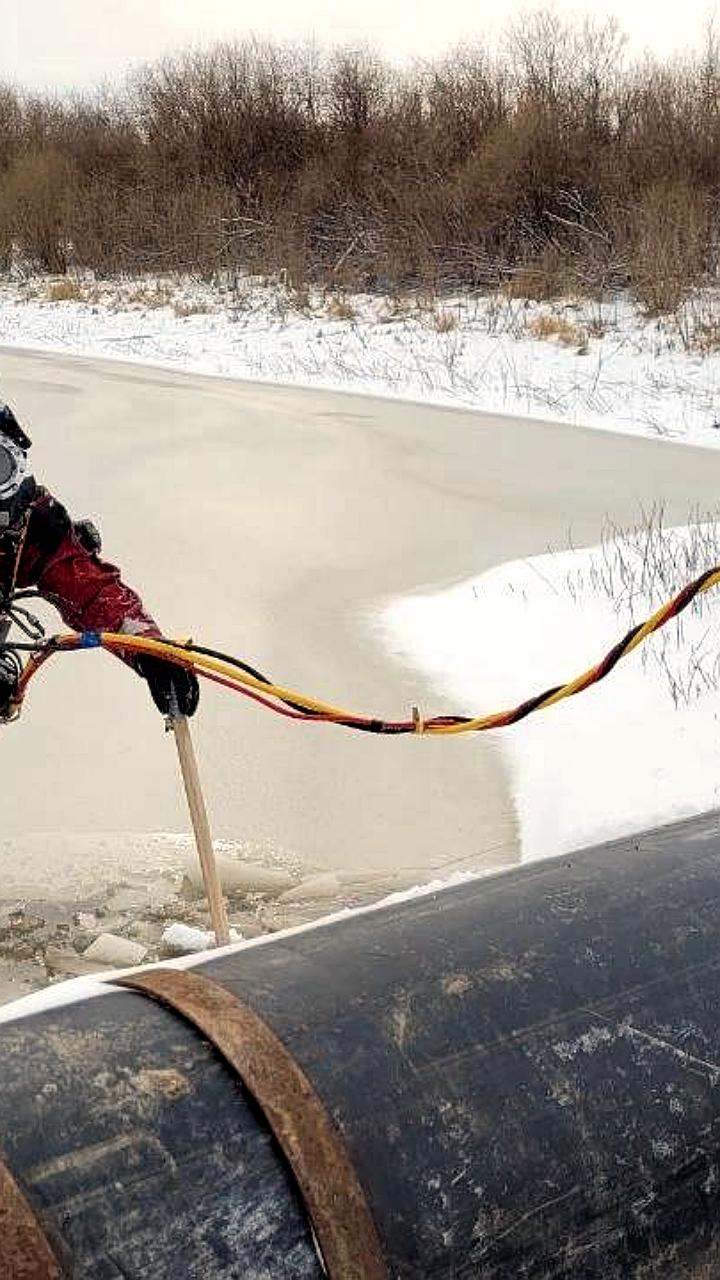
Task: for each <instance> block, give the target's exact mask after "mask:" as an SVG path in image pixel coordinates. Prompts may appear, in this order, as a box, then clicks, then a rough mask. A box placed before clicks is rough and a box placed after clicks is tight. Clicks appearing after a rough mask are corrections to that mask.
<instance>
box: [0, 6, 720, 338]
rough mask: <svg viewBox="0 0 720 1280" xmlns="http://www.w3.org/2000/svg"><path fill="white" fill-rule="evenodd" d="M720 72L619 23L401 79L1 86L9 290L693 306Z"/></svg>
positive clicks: (517, 42) (218, 58)
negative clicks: (13, 282) (634, 52)
mask: <svg viewBox="0 0 720 1280" xmlns="http://www.w3.org/2000/svg"><path fill="white" fill-rule="evenodd" d="M718 172H720V55H719V53H718V47H717V41H716V39H715V37H714V34H713V32H712V29H709V30H708V34H707V38H706V41H705V46H704V48H703V49H702V50H701V52H700V53H699V54H698V55H696V56H687V57H685V59H683V60H677V59H676V60H668V61H666V62H663V63H660V62H658V61H657V60H652V59H649V58H643V59H641V60H639V61H636V62H635V63H632V62H630V61H629V60H628V59H627V56H626V52H625V45H624V37H623V36H622V33H621V32H620V31H619V29H618V27H617V25H616V24H614V23H613V22H611V21H606V22H595V21H593V20H591V19H588V20H585V21H581V22H577V21H576V22H573V21H569V20H567V19H565V18H563V17H561V16H559V15H558V14H557V13H556V12H553V11H549V12H544V11H540V12H536V13H534V14H530V15H529V16H528V15H526V16H524V17H522V18H521V19H519V20H517V21H515V22H514V23H513V24H512V25H511V26H510V27H509V28H508V31H507V37H506V40H505V44H504V46H503V47H502V49H501V50H500V51H499V52H496V53H493V54H490V53H489V52H488V51H487V50H485V49H483V48H481V47H470V46H467V47H463V48H460V49H457V50H456V51H455V52H454V53H452V54H451V55H448V56H445V57H443V58H441V59H438V60H436V61H431V62H424V63H418V64H417V65H414V66H411V67H406V68H404V69H398V68H394V67H391V66H390V65H389V64H387V63H386V62H384V61H383V60H382V59H381V58H380V57H378V56H377V55H376V54H375V53H373V51H372V50H369V49H359V50H357V49H346V50H342V51H340V52H334V53H331V54H321V53H320V52H318V50H317V49H315V48H313V47H311V46H308V47H305V46H297V47H289V46H280V45H272V44H269V43H267V42H260V41H251V40H247V41H244V42H241V43H234V44H232V43H226V44H221V45H218V46H217V47H216V48H214V49H210V50H205V51H202V52H191V53H186V54H181V55H180V56H178V57H176V58H171V59H165V60H163V61H161V62H158V63H156V64H153V65H150V66H148V67H145V68H144V69H142V70H141V71H139V72H136V73H134V74H133V75H132V76H131V77H130V78H129V80H128V82H127V84H126V85H125V86H124V87H123V89H122V90H119V91H117V92H111V91H104V92H102V93H96V94H90V95H88V94H85V95H83V96H82V97H79V96H75V97H69V98H66V99H62V100H54V99H49V98H42V97H38V96H32V95H29V94H24V93H22V92H19V91H15V90H14V89H9V88H2V86H0V178H1V179H2V181H0V270H7V269H8V267H9V265H10V263H11V261H12V257H13V249H14V246H17V247H18V248H19V250H20V251H21V253H23V254H25V255H26V256H27V257H29V258H31V259H33V260H34V261H35V262H36V263H38V264H40V265H41V266H42V267H43V268H44V269H45V270H47V271H50V272H53V273H55V274H58V273H60V274H62V273H63V272H64V271H65V269H66V266H67V265H68V264H69V265H70V266H71V267H75V266H81V267H88V268H92V269H93V270H94V271H95V272H96V273H97V274H99V275H111V274H117V273H122V272H132V273H137V272H138V271H147V272H155V273H158V272H163V271H170V270H182V271H190V272H193V273H195V274H199V275H201V276H202V277H204V278H214V277H216V276H218V275H221V276H222V277H223V278H224V279H227V278H231V277H233V276H236V277H238V278H242V277H243V276H244V275H247V274H250V275H263V276H265V277H269V278H276V279H282V280H283V281H285V282H286V283H287V284H288V286H289V288H290V289H291V290H297V291H300V292H301V291H302V290H306V289H308V288H309V287H311V286H316V285H319V286H321V287H323V288H325V289H327V290H328V291H330V293H331V294H335V295H337V296H338V297H341V296H344V295H345V294H347V292H349V291H350V290H362V289H370V290H376V291H382V292H384V293H386V292H393V291H395V292H398V293H400V292H403V291H408V292H413V293H415V294H418V293H423V292H424V293H426V294H428V295H430V296H439V295H440V294H443V293H446V294H447V293H449V292H450V291H454V290H463V291H467V290H482V291H488V290H490V291H492V290H496V289H497V288H498V287H499V286H503V287H504V288H505V291H506V293H507V295H509V297H510V298H518V299H521V298H530V299H535V300H540V301H552V300H553V299H556V298H561V297H566V296H569V295H573V294H582V295H584V296H593V297H602V296H603V295H604V294H605V292H606V291H607V290H609V289H615V288H617V287H627V286H628V285H629V286H631V287H632V288H633V289H634V290H635V293H636V295H637V297H638V298H639V300H640V301H641V303H642V305H643V307H644V308H645V310H646V311H647V312H648V313H649V314H662V313H664V312H666V311H668V310H673V309H675V308H677V306H678V305H679V303H680V302H681V301H682V298H683V297H684V296H685V293H686V291H687V289H688V287H693V286H694V285H695V284H696V283H697V282H701V281H705V280H709V281H711V280H713V279H715V278H716V276H717V272H718V267H719V265H720V253H719V252H718V250H719V248H720V235H719V234H718V231H717V214H718V200H719V197H720V190H719V188H718V182H717V174H718Z"/></svg>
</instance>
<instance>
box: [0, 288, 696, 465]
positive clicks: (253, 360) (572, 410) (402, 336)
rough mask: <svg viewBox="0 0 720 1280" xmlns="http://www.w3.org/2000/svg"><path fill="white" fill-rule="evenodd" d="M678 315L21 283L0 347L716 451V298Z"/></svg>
mask: <svg viewBox="0 0 720 1280" xmlns="http://www.w3.org/2000/svg"><path fill="white" fill-rule="evenodd" d="M65 294H70V298H69V300H66V301H53V300H52V299H54V298H57V297H62V296H64V295H65ZM73 295H75V296H73ZM689 307H690V309H689V310H688V311H687V313H686V314H684V315H681V316H679V317H672V318H667V319H661V320H653V321H649V320H647V319H645V318H643V317H642V316H641V315H640V314H639V313H638V312H637V310H636V308H634V307H633V306H632V305H631V304H630V303H629V302H628V301H623V300H616V301H613V302H610V303H605V304H600V303H588V302H578V301H572V300H570V301H565V302H562V303H554V304H549V303H537V302H532V301H529V300H526V299H515V298H509V297H504V296H502V295H499V294H495V295H492V296H491V297H486V298H468V297H458V298H455V299H444V300H443V301H442V302H438V301H437V300H423V299H422V298H420V299H405V300H403V299H387V298H386V299H383V298H375V297H367V296H353V297H346V296H332V295H329V294H327V293H319V292H318V293H315V294H313V293H310V294H304V295H303V296H302V297H300V296H299V295H297V294H294V293H293V292H292V291H289V290H287V289H284V288H282V287H280V286H270V285H264V284H262V283H259V282H253V281H248V282H247V283H246V285H245V286H243V288H242V289H241V290H240V291H238V290H237V289H234V290H233V291H230V290H223V289H220V288H216V289H213V288H210V287H209V286H204V285H201V284H198V283H191V282H189V281H187V280H186V281H178V280H165V281H163V280H158V281H154V282H147V281H134V282H133V281H125V282H116V283H102V282H94V281H84V282H83V281H78V282H74V281H71V282H66V281H60V282H55V283H54V284H53V282H52V281H48V280H45V279H35V280H33V279H28V280H23V281H19V282H15V283H8V282H6V283H4V284H0V345H5V346H15V347H20V348H23V347H25V348H36V349H40V350H53V351H67V352H71V353H73V354H82V355H92V356H100V357H112V358H116V359H124V360H132V361H140V362H148V363H151V364H157V365H164V366H167V367H170V368H177V369H183V370H185V371H188V372H195V373H205V374H214V375H223V376H226V377H232V378H244V379H253V380H259V381H265V382H272V383H286V384H293V385H303V386H313V387H324V388H330V389H335V390H342V391H352V392H360V393H365V394H374V395H384V396H387V395H389V396H398V397H404V398H410V399H419V400H423V401H425V402H429V403H435V404H444V405H454V406H463V407H471V408H477V409H482V410H490V411H496V412H505V413H512V414H529V415H534V416H539V417H543V418H552V419H557V420H559V421H564V422H572V423H582V424H584V425H588V426H594V427H602V428H606V429H612V430H617V431H625V432H631V433H633V434H638V435H647V436H652V437H655V438H657V437H660V438H663V439H673V440H682V441H685V442H687V443H690V444H700V445H706V446H718V445H720V431H718V430H717V427H716V423H717V418H718V415H719V414H720V408H719V406H720V354H718V353H715V352H714V350H713V343H712V342H711V341H709V339H708V335H709V334H711V335H712V334H715V333H717V335H718V347H720V293H719V294H717V295H714V294H713V295H710V294H708V295H704V296H703V297H702V298H701V299H697V298H696V299H694V300H693V302H692V303H691V304H689ZM701 337H702V344H701V345H702V352H701V351H700V349H699V348H698V343H699V342H700V338H701Z"/></svg>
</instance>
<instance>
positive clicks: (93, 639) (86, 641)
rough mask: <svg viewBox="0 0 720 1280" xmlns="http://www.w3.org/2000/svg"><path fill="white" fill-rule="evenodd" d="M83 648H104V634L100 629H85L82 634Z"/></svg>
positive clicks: (81, 643)
mask: <svg viewBox="0 0 720 1280" xmlns="http://www.w3.org/2000/svg"><path fill="white" fill-rule="evenodd" d="M80 648H81V649H102V635H101V633H100V632H99V631H83V632H81V634H80Z"/></svg>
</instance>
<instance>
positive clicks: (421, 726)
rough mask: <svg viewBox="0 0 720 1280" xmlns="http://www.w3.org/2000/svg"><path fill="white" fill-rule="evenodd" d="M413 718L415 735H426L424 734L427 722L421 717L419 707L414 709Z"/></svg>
mask: <svg viewBox="0 0 720 1280" xmlns="http://www.w3.org/2000/svg"><path fill="white" fill-rule="evenodd" d="M412 718H413V725H414V726H415V728H414V729H413V733H424V732H425V721H424V720H423V718H422V716H421V715H420V708H419V707H413V709H412Z"/></svg>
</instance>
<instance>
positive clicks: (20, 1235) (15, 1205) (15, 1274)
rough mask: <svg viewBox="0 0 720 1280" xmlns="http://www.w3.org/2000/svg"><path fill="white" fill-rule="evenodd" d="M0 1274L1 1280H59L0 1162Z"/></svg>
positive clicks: (34, 1220)
mask: <svg viewBox="0 0 720 1280" xmlns="http://www.w3.org/2000/svg"><path fill="white" fill-rule="evenodd" d="M0 1261H1V1265H0V1274H1V1275H2V1276H3V1277H4V1278H5V1280H63V1277H64V1276H65V1275H66V1272H65V1271H64V1270H63V1268H62V1267H61V1266H60V1263H59V1262H58V1260H57V1258H56V1256H55V1253H54V1251H53V1249H52V1247H51V1245H50V1242H49V1240H48V1238H47V1236H46V1235H45V1232H44V1230H43V1228H42V1224H41V1222H40V1219H39V1218H38V1216H37V1214H36V1213H35V1211H34V1209H33V1208H32V1206H31V1204H30V1202H29V1200H28V1199H27V1197H26V1195H25V1193H24V1192H23V1191H22V1190H21V1189H20V1187H19V1186H18V1184H17V1182H16V1181H15V1179H14V1177H13V1175H12V1174H11V1172H10V1170H9V1169H8V1167H7V1165H6V1164H5V1163H4V1162H3V1160H2V1159H0Z"/></svg>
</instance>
